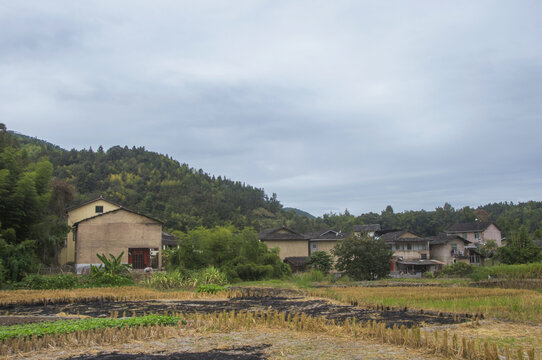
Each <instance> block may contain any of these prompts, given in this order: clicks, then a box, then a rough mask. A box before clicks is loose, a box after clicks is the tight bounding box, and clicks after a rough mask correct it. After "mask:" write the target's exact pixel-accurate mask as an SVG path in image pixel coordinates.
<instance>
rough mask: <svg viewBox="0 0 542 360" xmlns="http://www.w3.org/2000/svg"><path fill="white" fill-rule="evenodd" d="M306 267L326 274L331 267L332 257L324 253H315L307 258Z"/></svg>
mask: <svg viewBox="0 0 542 360" xmlns="http://www.w3.org/2000/svg"><path fill="white" fill-rule="evenodd" d="M307 266H308V267H309V268H311V269H317V270H320V271H321V272H323V273H324V274H327V273H329V272H330V271H331V268H332V267H333V257H332V256H331V255H330V254H328V253H327V252H325V251H316V252H314V253H312V254H311V256H309V259H308V260H307Z"/></svg>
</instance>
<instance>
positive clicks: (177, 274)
mask: <svg viewBox="0 0 542 360" xmlns="http://www.w3.org/2000/svg"><path fill="white" fill-rule="evenodd" d="M227 282H228V281H227V277H226V274H224V273H223V272H221V271H219V270H217V269H216V268H214V267H212V266H210V267H208V268H205V269H202V270H197V271H186V270H185V271H178V270H177V271H170V272H167V273H160V272H158V273H154V274H153V276H152V277H151V278H150V279H148V280H146V283H147V285H149V286H151V287H153V288H155V289H159V290H171V289H183V288H197V287H198V286H201V285H210V284H214V285H225V284H227Z"/></svg>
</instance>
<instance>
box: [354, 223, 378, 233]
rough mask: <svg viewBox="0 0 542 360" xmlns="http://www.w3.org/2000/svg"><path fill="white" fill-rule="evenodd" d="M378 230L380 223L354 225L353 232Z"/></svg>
mask: <svg viewBox="0 0 542 360" xmlns="http://www.w3.org/2000/svg"><path fill="white" fill-rule="evenodd" d="M380 230H381V228H380V224H368V225H354V232H371V231H380Z"/></svg>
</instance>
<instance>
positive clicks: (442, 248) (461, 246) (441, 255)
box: [431, 239, 469, 265]
mask: <svg viewBox="0 0 542 360" xmlns="http://www.w3.org/2000/svg"><path fill="white" fill-rule="evenodd" d="M452 244H456V245H457V250H458V251H462V252H463V254H467V251H466V250H465V242H464V241H463V240H460V239H454V240H451V241H449V242H448V243H447V244H442V245H432V246H431V258H432V259H435V260H439V261H442V262H443V263H446V265H451V264H453V263H454V257H453V256H452ZM460 260H461V261H463V262H465V259H459V258H457V261H460ZM466 262H469V260H468V258H466Z"/></svg>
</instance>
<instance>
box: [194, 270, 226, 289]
mask: <svg viewBox="0 0 542 360" xmlns="http://www.w3.org/2000/svg"><path fill="white" fill-rule="evenodd" d="M194 278H196V279H197V280H198V281H197V283H198V284H203V285H206V284H218V285H224V284H226V283H227V282H228V279H227V278H226V275H225V274H224V273H223V272H221V271H220V270H218V269H216V268H215V267H214V266H209V267H206V268H205V269H203V270H199V271H197V272H195V273H194Z"/></svg>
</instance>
